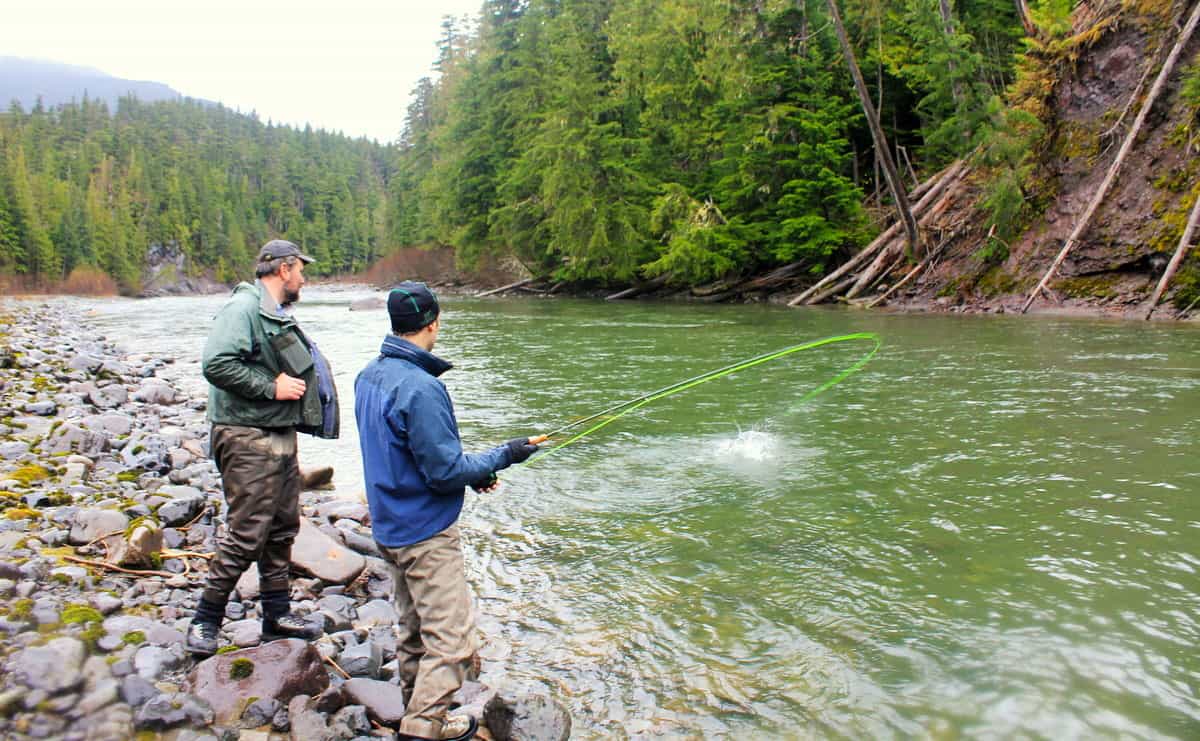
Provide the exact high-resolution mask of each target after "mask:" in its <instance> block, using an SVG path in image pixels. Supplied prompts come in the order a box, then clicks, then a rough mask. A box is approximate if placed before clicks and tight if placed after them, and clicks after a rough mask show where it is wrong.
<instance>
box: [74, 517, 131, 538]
mask: <svg viewBox="0 0 1200 741" xmlns="http://www.w3.org/2000/svg"><path fill="white" fill-rule="evenodd" d="M128 526H129V520H128V518H126V517H125V515H124V514H122V513H121V512H118V511H116V510H115V509H83V510H80V511H79V512H77V513H76V514H75V520H74V522H73V523H72V524H71V536H70V537H69V538H68V542H69V543H70V544H71V545H83V544H85V543H91V542H92V541H93V540H95V539H97V538H99V537H101V536H102V535H108V534H109V533H113V532H124V531H125V528H126V527H128Z"/></svg>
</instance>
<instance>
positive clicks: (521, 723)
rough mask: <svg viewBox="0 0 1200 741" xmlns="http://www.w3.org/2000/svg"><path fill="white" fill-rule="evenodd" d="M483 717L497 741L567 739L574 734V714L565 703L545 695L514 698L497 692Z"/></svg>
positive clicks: (556, 740) (485, 709)
mask: <svg viewBox="0 0 1200 741" xmlns="http://www.w3.org/2000/svg"><path fill="white" fill-rule="evenodd" d="M483 721H484V724H485V725H486V726H487V727H488V730H489V731H491V734H492V738H494V739H496V741H509V739H513V740H514V741H517V740H519V739H527V738H530V739H532V738H536V739H538V741H567V739H569V738H570V737H571V714H570V713H569V712H568V711H567V709H566V708H565V707H564V706H563V704H562V703H560V702H558V701H557V700H554V699H553V698H550V697H547V696H545V695H522V696H520V697H517V698H515V699H510V698H504V697H502V696H501V695H495V696H493V697H492V698H491V699H490V700H488V702H487V705H486V706H485V708H484V713H483Z"/></svg>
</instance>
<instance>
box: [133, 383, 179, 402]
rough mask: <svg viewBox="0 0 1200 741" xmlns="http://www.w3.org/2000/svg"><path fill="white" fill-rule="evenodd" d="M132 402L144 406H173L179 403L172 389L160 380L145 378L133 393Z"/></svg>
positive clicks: (177, 396) (177, 395)
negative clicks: (140, 403)
mask: <svg viewBox="0 0 1200 741" xmlns="http://www.w3.org/2000/svg"><path fill="white" fill-rule="evenodd" d="M133 400H134V401H140V402H143V403H145V404H164V405H165V404H174V403H176V402H178V401H180V398H179V394H178V393H177V392H176V391H175V389H174V387H172V386H171V384H169V383H167V382H166V381H164V380H162V379H161V378H147V379H146V380H145V381H143V382H142V385H141V386H139V387H138V388H137V390H136V391H134V392H133Z"/></svg>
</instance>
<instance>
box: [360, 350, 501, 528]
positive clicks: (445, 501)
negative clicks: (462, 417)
mask: <svg viewBox="0 0 1200 741" xmlns="http://www.w3.org/2000/svg"><path fill="white" fill-rule="evenodd" d="M379 352H380V355H379V357H378V358H376V359H374V360H372V361H371V362H370V363H368V364H367V367H366V368H363V370H362V372H360V373H359V374H358V377H357V378H356V379H354V417H355V420H356V421H357V422H358V442H359V446H360V447H361V449H362V460H363V474H364V478H365V480H366V486H367V504H368V506H369V507H370V509H371V521H372V529H373V530H374V535H375V540H377V541H378V542H379V543H380V545H384V546H387V547H389V548H399V547H401V546H406V545H412V544H413V543H419V542H421V541H422V540H426V539H427V538H430V537H432V536H434V535H436V534H438V533H440V532H441V531H443V530H445V529H446V528H448V527H450V526H451V525H452V524H454V521H455V520H457V519H458V515H459V513H460V512H461V511H462V505H463V495H464V493H465V490H466V487H467V486H468V485H469V484H472V483H474V482H476V481H482V480H484V479H486V478H487V477H488V476H489V475H490V474H491V473H492V472H494V471H498V470H500V469H502V468H508V466H510V465H511V464H512V460H511V454H510V453H509V452H508V448H507V447H506V446H503V445H501V446H499V447H496V448H493V449H492V450H489V451H487V452H486V453H481V454H478V455H470V454H467V453H464V452H463V449H462V442H461V440H460V439H459V437H458V421H457V420H456V419H455V417H454V407H453V406H452V404H451V403H450V394H449V393H448V392H447V391H446V387H445V385H444V384H443V383H442V382H441V381H439V380H438V378H437V377H438V376H440V375H441V374H442V373H445V372H446V371H447V370H449V369H450V368H451V365H450V364H449V363H447V362H446V361H444V360H442V359H441V358H439V357H437V356H436V355H433V354H432V353H429V352H426V351H424V350H422V349H421V348H419V347H417V346H416V345H414V344H412V343H411V342H408V341H407V340H404V339H401V338H399V337H396V336H394V335H389V336H387V337H386V338H385V339H384V341H383V347H382V348H380V351H379Z"/></svg>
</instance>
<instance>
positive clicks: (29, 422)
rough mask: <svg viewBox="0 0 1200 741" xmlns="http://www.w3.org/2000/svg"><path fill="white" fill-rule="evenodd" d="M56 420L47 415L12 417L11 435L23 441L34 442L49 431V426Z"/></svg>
mask: <svg viewBox="0 0 1200 741" xmlns="http://www.w3.org/2000/svg"><path fill="white" fill-rule="evenodd" d="M56 421H57V420H54V419H51V418H49V417H15V418H13V422H14V424H13V427H14V428H15V429H14V430H13V431H12V435H11V436H12V437H15V438H16V439H18V440H24V441H25V442H29V443H35V442H37V441H38V440H41V439H42V438H44V437H45V436H46V435H47V434H49V433H50V428H51V427H52V426H53V425H54V423H55V422H56Z"/></svg>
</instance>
